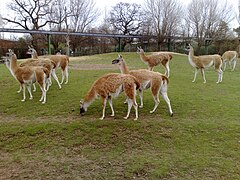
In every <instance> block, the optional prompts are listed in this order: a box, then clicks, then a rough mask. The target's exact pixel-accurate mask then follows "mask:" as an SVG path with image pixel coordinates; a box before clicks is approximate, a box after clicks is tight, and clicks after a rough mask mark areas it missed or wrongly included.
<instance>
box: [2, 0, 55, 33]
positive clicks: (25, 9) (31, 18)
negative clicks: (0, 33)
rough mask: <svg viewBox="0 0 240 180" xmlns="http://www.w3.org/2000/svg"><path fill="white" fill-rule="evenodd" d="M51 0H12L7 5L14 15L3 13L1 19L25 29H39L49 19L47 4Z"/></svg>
mask: <svg viewBox="0 0 240 180" xmlns="http://www.w3.org/2000/svg"><path fill="white" fill-rule="evenodd" d="M51 2H52V0H12V1H11V2H10V3H9V4H8V5H7V7H8V8H9V10H10V11H11V12H12V13H13V14H14V16H10V15H5V16H4V17H3V20H5V21H7V22H9V23H12V24H15V25H17V26H20V27H22V28H23V29H26V30H39V29H41V28H43V27H45V26H46V25H47V24H48V23H49V22H53V21H50V20H49V19H47V17H48V15H49V14H51V11H50V8H49V4H50V3H51Z"/></svg>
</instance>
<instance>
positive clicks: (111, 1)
mask: <svg viewBox="0 0 240 180" xmlns="http://www.w3.org/2000/svg"><path fill="white" fill-rule="evenodd" d="M144 1H145V0H95V2H96V6H97V7H98V8H100V9H101V10H102V12H104V11H105V10H109V9H111V7H113V6H114V5H116V4H117V3H119V2H127V3H137V4H140V5H142V4H144ZM179 1H180V2H182V3H183V5H185V6H187V4H188V3H189V2H191V0H179ZM223 1H224V0H223ZM238 1H240V0H227V2H228V3H229V4H232V5H233V7H234V14H236V16H237V12H238ZM9 2H11V0H1V6H0V14H2V15H3V14H5V13H7V11H6V4H7V3H9ZM230 26H231V28H236V27H238V26H239V25H238V23H237V20H236V19H235V20H234V21H233V22H232V23H231V25H230Z"/></svg>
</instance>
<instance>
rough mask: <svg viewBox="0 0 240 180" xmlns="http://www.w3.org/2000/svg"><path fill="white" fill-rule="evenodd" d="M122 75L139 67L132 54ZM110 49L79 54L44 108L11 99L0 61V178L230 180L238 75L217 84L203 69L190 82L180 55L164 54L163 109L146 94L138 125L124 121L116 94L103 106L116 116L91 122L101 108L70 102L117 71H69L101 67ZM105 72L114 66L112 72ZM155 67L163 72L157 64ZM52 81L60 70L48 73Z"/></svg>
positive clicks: (237, 171) (13, 91)
mask: <svg viewBox="0 0 240 180" xmlns="http://www.w3.org/2000/svg"><path fill="white" fill-rule="evenodd" d="M122 55H123V57H124V58H125V60H126V61H127V64H128V65H129V67H130V69H138V68H146V65H145V64H144V63H142V62H141V61H140V59H139V57H138V56H137V55H136V53H123V54H122ZM116 57H117V54H116V53H111V54H102V55H94V56H83V57H79V58H78V59H77V60H74V61H71V63H70V64H71V67H72V68H71V69H70V78H69V84H67V85H63V88H62V90H58V88H57V84H56V82H55V81H54V80H53V85H52V87H51V88H50V90H49V91H48V93H47V103H46V104H45V105H42V104H41V103H40V102H39V101H38V100H39V98H40V90H39V88H37V92H35V93H34V99H33V100H31V101H30V100H27V101H26V102H21V98H22V94H17V90H18V88H19V85H18V84H17V83H16V80H15V79H14V78H13V77H12V76H11V75H10V73H9V71H8V70H7V69H6V68H5V67H4V66H3V65H0V92H1V96H0V153H1V156H0V174H1V178H3V179H23V178H27V179H56V178H59V179H133V178H136V179H240V154H239V152H240V120H239V115H240V113H239V107H240V101H239V83H240V79H239V73H240V68H239V66H237V68H236V70H235V71H234V72H230V70H229V69H227V70H226V71H225V72H224V76H223V82H222V83H221V84H216V83H215V82H216V81H217V73H216V72H215V71H214V70H213V69H211V68H210V69H209V70H207V71H206V73H205V74H206V79H207V83H206V84H203V80H202V77H201V75H200V74H199V76H198V78H197V81H196V82H195V83H192V79H193V75H194V72H193V68H192V67H191V66H190V65H189V63H188V60H187V56H183V55H174V57H173V59H172V61H171V64H170V68H171V72H170V73H171V76H170V84H169V88H168V95H169V98H170V100H171V104H172V109H173V112H174V116H173V117H170V116H169V114H168V108H167V105H166V103H165V102H164V101H163V99H162V98H161V99H160V100H161V103H160V105H159V107H158V109H157V111H156V112H155V113H154V114H150V113H149V111H150V110H151V109H152V108H153V105H154V103H153V100H152V96H151V93H150V91H149V90H146V91H145V92H144V106H145V107H144V108H143V109H139V120H138V121H133V119H134V111H133V109H132V113H131V116H130V118H129V119H128V120H124V119H123V116H125V114H126V111H127V107H126V105H124V104H123V102H124V100H125V97H124V95H123V94H121V95H120V96H119V97H118V98H117V99H115V100H114V101H113V105H114V109H115V112H116V117H114V118H113V117H110V113H111V112H110V108H109V107H108V106H107V110H106V119H105V120H103V121H101V120H99V118H100V117H101V102H100V100H99V99H98V100H95V101H94V102H93V104H92V105H91V106H90V107H89V108H88V111H87V112H86V114H85V116H80V115H79V101H80V99H83V97H84V95H85V94H86V92H87V91H88V90H89V88H90V86H91V84H92V83H93V82H94V81H95V80H96V79H97V78H98V77H100V76H101V75H103V74H105V73H108V72H119V70H118V69H116V68H113V69H109V68H108V69H99V70H93V69H85V70H78V69H77V68H73V67H74V66H78V67H79V66H81V65H84V64H88V65H93V66H96V67H97V65H101V67H104V65H106V66H108V67H109V65H110V64H111V61H112V60H113V59H114V58H116ZM113 67H114V66H113ZM155 71H160V72H163V68H162V67H160V66H158V67H156V68H155ZM58 76H59V77H60V72H59V71H58Z"/></svg>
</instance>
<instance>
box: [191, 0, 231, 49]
mask: <svg viewBox="0 0 240 180" xmlns="http://www.w3.org/2000/svg"><path fill="white" fill-rule="evenodd" d="M187 20H188V21H189V23H190V26H191V29H192V33H193V35H194V36H196V38H197V42H198V48H200V47H201V46H202V45H204V44H205V40H206V38H211V39H212V40H214V38H216V37H218V35H219V33H220V32H219V31H220V30H221V29H222V30H226V28H222V26H223V25H224V24H225V25H224V26H226V24H228V23H229V22H230V21H231V20H233V14H232V6H231V5H229V4H228V3H227V1H225V3H223V2H222V1H221V0H192V2H191V3H190V4H189V6H188V13H187ZM221 34H223V33H221Z"/></svg>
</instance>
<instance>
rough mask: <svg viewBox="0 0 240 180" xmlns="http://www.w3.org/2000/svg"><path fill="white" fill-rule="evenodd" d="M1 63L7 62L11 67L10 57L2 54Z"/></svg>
mask: <svg viewBox="0 0 240 180" xmlns="http://www.w3.org/2000/svg"><path fill="white" fill-rule="evenodd" d="M0 64H5V65H6V66H7V67H9V64H10V61H9V57H7V56H2V57H1V60H0Z"/></svg>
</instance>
